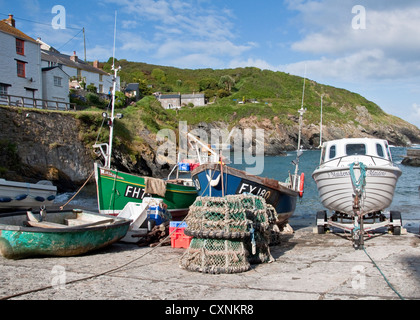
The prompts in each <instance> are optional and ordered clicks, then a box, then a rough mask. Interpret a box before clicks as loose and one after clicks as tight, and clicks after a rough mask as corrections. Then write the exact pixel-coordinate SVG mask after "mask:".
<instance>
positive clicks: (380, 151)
mask: <svg viewBox="0 0 420 320" xmlns="http://www.w3.org/2000/svg"><path fill="white" fill-rule="evenodd" d="M376 153H377V154H378V156H379V157H381V158H385V153H384V148H383V147H382V145H381V144H379V143H377V144H376Z"/></svg>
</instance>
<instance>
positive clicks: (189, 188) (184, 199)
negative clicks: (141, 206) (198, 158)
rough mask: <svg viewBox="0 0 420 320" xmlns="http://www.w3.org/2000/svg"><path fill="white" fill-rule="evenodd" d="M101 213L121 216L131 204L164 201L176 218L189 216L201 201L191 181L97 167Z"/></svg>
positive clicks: (96, 165)
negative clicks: (192, 207) (155, 177)
mask: <svg viewBox="0 0 420 320" xmlns="http://www.w3.org/2000/svg"><path fill="white" fill-rule="evenodd" d="M95 178H96V187H97V196H98V207H99V212H100V213H102V214H108V215H118V214H119V213H120V212H121V211H122V210H123V209H124V207H125V206H126V205H127V203H129V202H135V203H142V202H143V199H144V198H145V197H153V198H157V199H163V202H164V203H165V204H166V205H167V209H168V211H169V212H170V213H171V215H172V217H181V216H185V215H186V214H187V213H188V209H189V207H190V206H191V205H192V204H193V203H194V201H195V199H196V198H197V190H196V188H195V186H194V184H193V182H192V180H191V179H189V180H187V179H176V180H163V179H154V178H150V177H141V176H137V175H133V174H128V173H124V172H121V171H117V170H112V169H109V168H106V167H102V166H101V165H99V164H95Z"/></svg>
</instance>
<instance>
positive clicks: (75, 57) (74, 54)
mask: <svg viewBox="0 0 420 320" xmlns="http://www.w3.org/2000/svg"><path fill="white" fill-rule="evenodd" d="M70 60H71V61H73V62H77V56H76V51H73V55H72V56H71V57H70Z"/></svg>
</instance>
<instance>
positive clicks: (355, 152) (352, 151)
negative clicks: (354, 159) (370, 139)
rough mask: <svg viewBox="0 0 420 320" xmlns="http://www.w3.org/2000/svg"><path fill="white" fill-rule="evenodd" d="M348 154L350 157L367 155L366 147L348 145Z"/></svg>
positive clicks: (359, 144) (362, 145)
mask: <svg viewBox="0 0 420 320" xmlns="http://www.w3.org/2000/svg"><path fill="white" fill-rule="evenodd" d="M346 154H347V155H348V156H363V155H366V146H365V145H364V144H361V143H358V144H348V145H346Z"/></svg>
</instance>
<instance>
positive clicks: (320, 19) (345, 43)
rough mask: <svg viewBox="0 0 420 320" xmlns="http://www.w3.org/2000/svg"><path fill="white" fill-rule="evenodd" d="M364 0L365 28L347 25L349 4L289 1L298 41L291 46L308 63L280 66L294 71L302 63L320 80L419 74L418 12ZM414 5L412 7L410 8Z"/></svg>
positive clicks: (347, 0)
mask: <svg viewBox="0 0 420 320" xmlns="http://www.w3.org/2000/svg"><path fill="white" fill-rule="evenodd" d="M380 3H381V4H380V5H379V4H378V3H377V2H373V1H370V0H367V1H364V3H363V6H364V7H365V9H366V29H360V30H355V29H353V27H352V19H353V18H354V17H355V14H352V12H351V10H352V7H353V6H354V5H355V2H354V1H351V0H344V1H339V2H338V1H332V0H324V1H297V0H296V1H294V0H290V1H289V8H290V9H292V10H297V11H299V12H300V16H299V18H300V19H301V21H303V22H304V23H303V26H302V28H301V31H302V32H303V34H304V37H303V39H301V40H299V41H296V42H294V43H293V44H292V46H291V48H292V49H293V50H295V51H298V52H303V53H309V54H312V55H314V56H315V57H314V59H310V61H306V62H299V63H296V64H290V65H288V66H284V69H286V70H289V71H290V72H294V71H295V70H296V69H302V68H301V65H302V63H306V64H307V65H308V69H309V68H311V69H312V70H313V72H316V73H319V74H322V75H323V76H325V77H331V78H335V79H345V80H352V81H354V80H369V79H370V80H371V79H376V80H383V79H390V78H392V79H405V78H412V77H416V76H417V75H418V73H419V71H420V41H419V40H420V8H419V7H418V4H417V3H416V2H410V1H409V3H407V4H406V5H401V6H396V5H395V4H392V5H391V4H388V5H387V4H384V3H383V2H380ZM413 5H416V7H413Z"/></svg>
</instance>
